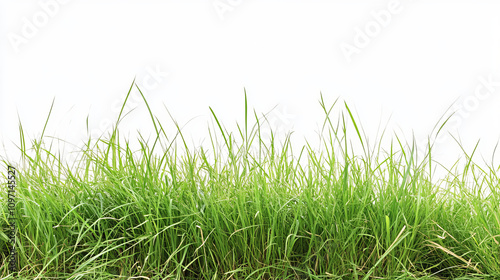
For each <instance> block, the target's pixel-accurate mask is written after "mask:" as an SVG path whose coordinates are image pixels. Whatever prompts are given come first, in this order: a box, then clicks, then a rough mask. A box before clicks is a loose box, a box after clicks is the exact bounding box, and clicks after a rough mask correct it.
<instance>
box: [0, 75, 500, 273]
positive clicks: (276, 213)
mask: <svg viewBox="0 0 500 280" xmlns="http://www.w3.org/2000/svg"><path fill="white" fill-rule="evenodd" d="M134 86H135V85H133V86H132V87H134ZM132 87H131V90H132ZM129 94H130V92H129ZM127 97H128V95H127ZM124 105H125V104H124ZM146 105H147V103H146ZM320 106H321V109H322V110H324V112H325V121H324V123H322V124H323V131H322V138H321V141H322V142H321V143H322V147H323V149H322V151H318V150H315V149H313V148H312V147H311V146H308V145H306V146H305V147H304V148H303V149H302V150H300V151H296V150H293V149H292V148H291V142H290V137H286V140H285V141H284V142H283V143H278V142H277V141H275V140H274V139H271V140H270V141H267V142H266V141H263V139H262V137H261V129H260V128H261V126H262V118H259V117H257V114H256V113H254V112H249V111H248V106H247V101H246V96H245V106H244V112H243V106H242V114H243V113H244V115H245V121H244V124H241V125H240V126H238V130H237V131H234V132H229V131H226V130H225V129H224V126H223V124H222V122H220V120H218V119H217V117H216V114H215V113H214V112H213V111H212V113H213V118H214V121H215V124H216V125H215V127H214V129H211V130H210V134H209V136H210V139H211V146H212V149H208V150H207V149H202V148H199V149H194V148H189V146H188V145H187V143H186V139H185V138H184V135H182V133H181V130H180V128H179V130H178V133H177V134H176V135H167V133H165V130H164V127H163V126H162V123H161V122H160V121H159V120H158V119H157V118H155V117H154V114H153V112H151V111H150V113H151V122H153V124H154V127H155V129H156V135H153V136H154V137H152V138H151V139H149V140H145V139H144V138H141V137H140V138H139V139H129V140H126V139H123V137H121V136H120V133H119V129H118V128H117V127H118V125H116V127H115V129H114V130H113V133H111V134H110V135H107V136H105V137H104V136H103V137H102V138H100V139H89V142H88V143H87V145H85V146H84V147H82V148H81V150H80V152H79V155H78V157H77V160H76V161H75V162H72V163H67V164H66V163H65V162H64V161H63V160H61V157H60V155H59V153H58V152H57V151H54V150H53V148H52V147H51V145H49V144H48V143H49V142H50V139H48V138H47V137H46V136H44V135H43V134H42V136H41V137H40V139H35V140H26V139H25V137H24V134H23V132H22V127H21V132H20V136H21V137H20V142H19V148H20V150H21V152H22V154H23V157H22V162H19V163H12V162H5V161H4V165H5V166H6V165H7V164H11V165H15V166H19V167H18V178H17V179H18V181H17V206H16V211H17V217H18V220H17V228H18V234H17V238H18V240H17V242H18V243H17V253H18V255H19V257H18V262H19V264H18V270H19V279H207V280H208V279H362V280H367V279H500V244H499V242H500V211H499V205H500V185H499V177H498V171H499V167H494V166H490V167H488V168H484V167H480V166H479V165H477V164H476V163H474V162H473V161H472V154H473V152H474V151H470V152H467V151H464V155H465V158H466V161H464V163H463V164H461V165H460V166H455V167H456V168H453V169H452V167H450V172H449V174H448V176H447V177H446V178H443V181H442V182H443V184H440V185H438V184H436V183H433V182H432V180H431V176H432V172H433V169H434V167H435V166H436V165H437V163H435V162H433V160H432V153H431V151H432V143H429V147H428V148H430V149H428V152H427V154H426V157H425V158H422V159H419V160H418V161H417V160H416V157H415V151H416V147H415V145H413V144H406V143H405V142H403V141H402V140H401V139H399V138H397V137H396V138H395V139H394V141H393V143H394V144H393V145H390V146H387V147H380V146H377V145H375V146H373V147H368V145H366V139H365V137H364V135H363V133H362V131H361V130H360V129H359V124H357V123H356V121H355V118H354V117H353V115H352V114H351V110H350V109H349V107H348V106H347V105H345V106H344V104H342V105H339V104H338V103H334V104H333V105H331V106H330V105H327V104H325V102H324V101H323V98H321V100H320ZM334 106H343V107H344V108H343V109H342V110H343V112H344V113H343V114H342V115H341V116H339V117H335V118H333V117H332V116H330V114H331V112H332V108H333V107H334ZM148 108H149V106H148ZM210 110H211V109H210ZM125 113H126V112H123V108H122V112H121V113H120V116H119V117H118V119H119V120H121V119H122V118H123V116H124V114H125ZM48 119H49V118H48ZM48 119H47V120H48ZM334 120H335V121H334ZM117 124H118V122H117ZM349 136H352V138H349ZM351 140H353V141H357V145H361V146H362V147H363V150H364V151H365V152H364V153H361V154H355V153H354V152H353V149H352V145H353V144H351ZM132 141H137V142H138V143H140V145H141V147H142V148H141V149H138V150H132V149H131V142H132ZM304 161H305V162H306V163H305V164H304V163H303V162H304ZM2 168H3V167H2ZM3 178H4V180H2V181H3V182H5V181H6V178H5V176H4V177H3ZM5 185H6V184H2V186H3V188H2V189H5ZM470 186H472V187H470ZM1 201H2V202H1V203H2V204H1V209H2V210H1V211H2V212H1V219H0V230H1V232H0V255H1V259H0V275H1V277H2V278H1V279H11V278H12V277H11V276H10V275H9V271H8V258H7V256H8V254H9V249H8V235H9V227H8V224H7V204H6V201H7V195H6V192H5V191H3V192H2V196H1Z"/></svg>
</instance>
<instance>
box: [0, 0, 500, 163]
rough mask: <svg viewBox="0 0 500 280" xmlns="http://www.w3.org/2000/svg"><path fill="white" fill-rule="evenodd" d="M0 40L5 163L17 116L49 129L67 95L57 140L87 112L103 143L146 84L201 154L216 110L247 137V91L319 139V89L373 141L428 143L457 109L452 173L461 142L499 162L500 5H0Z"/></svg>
mask: <svg viewBox="0 0 500 280" xmlns="http://www.w3.org/2000/svg"><path fill="white" fill-rule="evenodd" d="M0 36H1V40H0V44H1V45H0V61H1V64H0V65H1V66H0V67H1V68H0V129H1V139H0V141H1V143H2V147H1V148H0V155H1V156H2V157H3V158H9V159H10V160H13V161H16V159H17V157H16V156H15V155H16V149H15V145H18V144H19V132H18V124H19V120H20V121H21V122H22V125H23V128H24V130H25V133H26V136H27V137H28V138H30V139H33V138H35V137H37V136H39V135H40V133H41V131H42V129H43V125H44V122H45V118H46V116H47V113H48V111H49V109H50V105H51V103H52V101H53V99H54V98H55V103H54V110H53V112H52V116H51V119H50V122H49V125H48V127H47V131H46V135H51V136H57V137H61V138H63V139H65V140H67V141H68V142H70V143H73V144H79V143H81V141H83V140H85V139H87V138H88V136H89V135H88V134H87V132H86V118H87V116H88V124H89V130H90V133H91V134H92V135H100V134H101V133H105V132H106V131H109V130H110V128H111V125H110V122H114V121H115V119H116V117H117V116H118V111H119V104H120V102H122V101H123V99H124V97H125V95H126V93H127V91H128V89H129V87H130V85H131V83H132V81H133V79H134V77H135V78H136V82H137V83H138V85H139V86H140V87H141V88H142V89H143V93H144V94H145V96H146V98H147V99H148V101H149V103H150V106H151V108H152V109H153V111H154V113H155V114H156V115H157V116H158V117H159V118H161V119H162V120H165V122H164V124H165V126H166V128H167V129H168V131H169V132H172V133H173V131H175V129H174V127H173V124H172V122H171V121H170V118H169V116H168V113H167V111H166V109H165V108H167V109H168V110H169V111H170V113H171V114H172V116H173V117H174V118H175V119H176V120H177V121H178V122H179V124H180V125H181V126H182V125H185V124H186V123H187V125H186V126H185V127H184V130H183V131H184V135H185V137H187V138H188V140H189V141H190V142H191V143H192V144H193V145H194V146H197V145H200V144H201V143H205V144H206V143H207V141H208V140H207V139H209V136H208V132H207V128H208V126H209V125H212V122H211V116H210V111H209V106H210V107H212V108H213V109H214V111H215V112H216V113H217V115H218V117H219V119H220V120H221V121H222V122H223V123H224V124H225V125H226V126H227V128H228V129H229V130H232V131H234V132H235V133H237V131H236V130H235V125H234V124H235V123H236V122H239V123H240V124H242V123H243V105H244V89H246V92H247V95H248V100H249V107H250V109H255V110H256V112H257V113H258V114H259V115H261V114H262V113H267V112H269V111H270V110H271V109H273V108H274V110H273V111H271V112H270V113H269V114H268V117H269V121H270V123H271V126H273V128H274V129H275V130H277V132H278V133H279V134H280V135H284V133H285V132H287V131H290V130H293V131H295V133H294V134H293V135H294V136H293V138H292V141H294V143H296V144H297V145H302V144H303V139H304V138H306V139H308V140H309V141H310V142H313V141H315V140H316V138H317V132H318V131H319V127H320V126H321V124H322V120H323V116H324V114H323V113H322V111H321V107H320V106H319V103H318V101H319V99H320V92H321V93H322V94H323V97H324V99H325V101H326V103H327V104H329V105H331V104H332V103H333V101H334V100H335V99H337V98H339V102H338V103H337V106H338V107H339V109H341V108H342V106H344V105H343V104H344V103H343V102H344V101H345V102H347V104H348V105H349V106H350V107H351V109H352V110H353V113H354V114H355V115H357V116H358V117H359V119H360V124H362V125H363V128H364V129H365V132H366V134H367V135H368V137H369V139H370V141H372V143H373V142H375V140H376V139H375V136H376V133H377V131H378V132H381V131H382V130H383V129H384V127H387V130H388V131H387V132H386V135H387V138H388V139H389V140H390V139H391V137H392V136H393V133H394V132H395V133H398V135H399V136H401V137H404V138H405V139H406V140H408V141H411V139H412V137H413V135H414V136H415V139H416V140H417V142H419V143H422V142H424V141H425V139H426V137H427V136H428V135H429V134H431V131H432V128H433V127H434V125H435V124H436V123H437V122H438V120H439V118H440V117H441V116H442V115H443V114H445V115H446V116H449V115H450V113H451V112H453V111H456V112H457V113H456V115H455V117H454V118H453V119H451V121H450V123H449V125H448V126H446V127H445V128H444V131H443V135H444V137H443V138H441V139H440V140H439V141H438V142H439V143H437V144H436V146H435V150H434V152H435V156H436V158H437V159H438V160H440V161H441V162H444V163H445V164H450V163H453V162H454V161H455V160H457V159H458V158H459V156H460V150H459V148H458V145H457V144H456V142H455V140H453V137H451V136H450V133H451V134H452V135H454V136H455V137H457V136H460V138H461V139H462V142H463V146H464V148H465V149H466V150H467V151H468V152H471V151H472V149H473V148H474V146H475V144H476V142H477V141H478V140H479V139H480V140H481V142H480V153H481V154H482V156H483V157H484V158H485V160H486V161H488V162H490V158H491V155H492V150H493V148H494V147H495V144H496V143H497V141H498V139H499V136H500V129H499V128H500V126H499V123H500V110H499V108H500V67H499V65H500V2H499V1H495V0H490V1H472V0H471V1H444V0H432V1H424V0H421V1H417V0H414V1H408V0H400V1H397V0H396V1H394V0H385V1H374V0H370V1H347V0H346V1H326V0H325V1H320V0H308V1H305V0H304V1H301V0H295V1H292V0H286V1H285V0H281V1H278V0H276V1H269V0H267V1H264V0H252V1H250V0H216V1H213V0H209V1H156V0H151V1H124V0H120V1H118V0H114V1H97V0H85V1H82V0H72V1H68V0H66V1H62V0H61V1H56V0H50V1H47V0H45V1H43V0H42V1H7V0H1V1H0ZM485 81H486V82H485ZM488 81H489V82H488ZM129 102H130V104H129V105H130V106H129V107H128V109H131V108H136V109H135V110H134V111H132V112H131V113H130V114H129V115H128V116H127V118H126V119H125V121H124V123H123V124H122V128H123V129H128V130H129V131H130V132H134V131H137V130H140V131H141V132H142V133H143V134H145V135H148V133H149V132H150V131H151V126H150V122H149V114H148V113H147V110H146V107H145V105H144V103H143V102H142V101H141V100H140V95H138V93H137V91H133V93H132V100H131V101H129ZM452 105H453V107H452V108H451V109H450V110H448V112H447V109H448V108H449V107H450V106H452ZM446 112H447V113H446ZM337 116H338V114H335V115H334V119H335V120H336V119H337ZM190 120H191V121H190ZM189 121H190V122H189ZM188 122H189V123H188ZM351 133H353V134H352V136H355V134H354V131H353V130H352V127H351ZM130 135H131V136H132V135H135V134H133V133H132V134H130ZM134 137H135V136H134ZM280 137H281V136H280ZM280 139H283V137H281V138H280ZM387 148H388V147H387ZM481 154H478V157H477V158H476V159H477V160H478V161H479V162H481V161H482V159H481Z"/></svg>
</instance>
